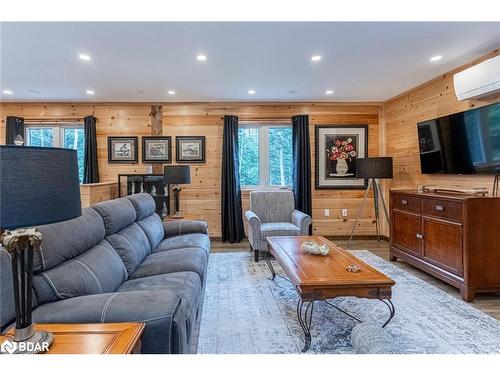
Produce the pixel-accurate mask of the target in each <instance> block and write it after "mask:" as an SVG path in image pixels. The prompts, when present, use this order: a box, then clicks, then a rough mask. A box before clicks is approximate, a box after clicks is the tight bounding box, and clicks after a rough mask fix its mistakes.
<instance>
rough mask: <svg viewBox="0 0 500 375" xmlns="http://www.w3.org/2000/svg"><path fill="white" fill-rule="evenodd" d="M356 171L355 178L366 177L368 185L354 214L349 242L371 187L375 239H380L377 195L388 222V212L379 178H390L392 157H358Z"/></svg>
mask: <svg viewBox="0 0 500 375" xmlns="http://www.w3.org/2000/svg"><path fill="white" fill-rule="evenodd" d="M356 172H357V178H366V179H368V186H367V187H366V192H365V196H364V198H363V202H362V203H361V205H360V206H359V210H358V214H357V215H356V221H355V222H354V226H353V227H352V231H351V237H350V238H349V244H350V243H351V240H352V236H353V234H354V230H355V229H356V226H357V224H358V221H359V217H360V215H361V211H362V210H363V207H364V206H365V202H366V198H367V197H368V193H369V191H370V189H373V205H374V207H375V223H376V226H377V241H380V227H379V221H380V214H379V196H380V200H381V202H382V206H383V208H384V213H385V218H386V219H387V222H389V214H388V213H387V206H386V204H385V200H384V194H383V193H382V191H381V190H380V183H379V181H378V180H379V179H381V178H392V158H391V157H386V156H384V157H374V158H360V159H357V161H356Z"/></svg>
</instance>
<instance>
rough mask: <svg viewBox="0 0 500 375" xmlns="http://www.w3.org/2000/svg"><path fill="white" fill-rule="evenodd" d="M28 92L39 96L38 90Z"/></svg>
mask: <svg viewBox="0 0 500 375" xmlns="http://www.w3.org/2000/svg"><path fill="white" fill-rule="evenodd" d="M28 91H29V92H31V93H32V94H35V95H40V90H35V89H30V90H28Z"/></svg>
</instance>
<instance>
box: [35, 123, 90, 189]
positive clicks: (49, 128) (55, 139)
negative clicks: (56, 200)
mask: <svg viewBox="0 0 500 375" xmlns="http://www.w3.org/2000/svg"><path fill="white" fill-rule="evenodd" d="M25 142H26V146H40V147H63V148H71V149H73V150H76V151H77V158H78V175H79V178H80V183H81V182H82V181H83V158H84V147H85V133H84V130H83V125H81V124H61V125H59V124H57V125H55V124H47V125H46V124H43V125H42V124H25Z"/></svg>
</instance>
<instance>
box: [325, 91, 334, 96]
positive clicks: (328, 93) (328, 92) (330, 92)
mask: <svg viewBox="0 0 500 375" xmlns="http://www.w3.org/2000/svg"><path fill="white" fill-rule="evenodd" d="M325 94H326V95H332V94H333V90H326V91H325Z"/></svg>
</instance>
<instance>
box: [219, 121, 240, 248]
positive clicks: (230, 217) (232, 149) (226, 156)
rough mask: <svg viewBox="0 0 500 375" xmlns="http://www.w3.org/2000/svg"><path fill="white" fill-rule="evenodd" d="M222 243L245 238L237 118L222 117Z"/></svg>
mask: <svg viewBox="0 0 500 375" xmlns="http://www.w3.org/2000/svg"><path fill="white" fill-rule="evenodd" d="M221 201H222V204H221V223H222V241H224V242H226V241H229V242H231V243H234V242H240V241H241V240H242V239H243V238H244V237H245V231H244V229H243V217H242V212H241V189H240V172H239V157H238V117H236V116H224V134H223V140H222V181H221Z"/></svg>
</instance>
